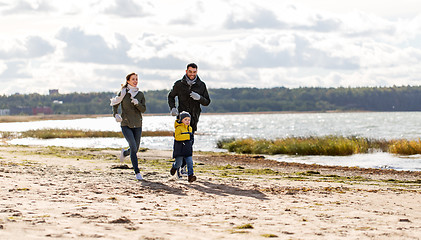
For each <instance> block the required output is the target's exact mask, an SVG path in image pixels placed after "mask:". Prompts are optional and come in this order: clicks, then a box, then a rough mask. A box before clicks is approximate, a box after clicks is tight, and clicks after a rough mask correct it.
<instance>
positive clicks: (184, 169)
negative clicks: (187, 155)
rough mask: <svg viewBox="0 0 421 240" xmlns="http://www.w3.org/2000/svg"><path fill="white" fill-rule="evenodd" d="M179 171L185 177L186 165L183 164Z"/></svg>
mask: <svg viewBox="0 0 421 240" xmlns="http://www.w3.org/2000/svg"><path fill="white" fill-rule="evenodd" d="M180 172H181V175H182V176H186V177H187V166H184V167H183V168H181V170H180Z"/></svg>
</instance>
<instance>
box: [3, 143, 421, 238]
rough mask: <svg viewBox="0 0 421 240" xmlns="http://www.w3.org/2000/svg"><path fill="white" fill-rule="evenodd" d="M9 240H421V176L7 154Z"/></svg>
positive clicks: (220, 160) (205, 159) (162, 155)
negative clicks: (186, 170)
mask: <svg viewBox="0 0 421 240" xmlns="http://www.w3.org/2000/svg"><path fill="white" fill-rule="evenodd" d="M0 152H1V155H0V196H1V198H0V239H67V238H73V239H149V240H150V239H159V240H161V239H189V238H190V239H268V238H273V239H421V207H420V206H421V172H403V171H402V172H400V171H394V170H378V169H360V168H347V167H326V166H318V165H304V164H294V163H282V162H275V161H270V160H266V159H264V158H262V157H261V156H245V155H231V154H220V153H201V152H197V153H195V156H194V162H195V171H196V175H197V177H198V181H197V182H194V183H188V182H187V180H186V178H184V179H181V180H178V179H175V178H174V177H172V176H170V175H169V167H170V164H171V152H170V151H158V150H148V151H145V152H140V153H139V158H140V164H139V166H140V169H141V173H142V175H143V176H144V178H145V180H144V181H136V180H135V178H134V174H133V170H132V169H130V167H131V164H130V162H129V161H130V160H129V158H126V161H125V162H124V163H123V164H121V163H120V162H119V161H118V158H117V154H119V151H118V150H114V149H106V150H97V149H72V148H61V147H28V146H7V145H0Z"/></svg>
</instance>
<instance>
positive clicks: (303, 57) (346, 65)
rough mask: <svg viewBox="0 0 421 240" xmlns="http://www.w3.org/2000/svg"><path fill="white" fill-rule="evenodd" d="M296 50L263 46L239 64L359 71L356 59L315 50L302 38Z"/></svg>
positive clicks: (256, 48) (250, 50)
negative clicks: (281, 49)
mask: <svg viewBox="0 0 421 240" xmlns="http://www.w3.org/2000/svg"><path fill="white" fill-rule="evenodd" d="M295 45H296V47H295V50H294V51H293V52H290V51H286V50H284V51H279V52H273V51H269V50H267V49H265V48H263V47H261V46H253V47H251V48H250V49H249V50H248V52H247V55H246V57H245V58H244V59H241V60H240V62H239V63H238V65H239V66H242V67H269V68H273V67H318V68H326V69H345V70H352V69H358V68H359V64H358V60H357V59H355V58H347V57H342V58H341V57H335V56H331V54H329V53H328V52H324V51H322V50H319V49H316V48H313V47H312V46H311V43H310V42H309V41H308V40H307V39H305V38H302V37H299V36H296V37H295Z"/></svg>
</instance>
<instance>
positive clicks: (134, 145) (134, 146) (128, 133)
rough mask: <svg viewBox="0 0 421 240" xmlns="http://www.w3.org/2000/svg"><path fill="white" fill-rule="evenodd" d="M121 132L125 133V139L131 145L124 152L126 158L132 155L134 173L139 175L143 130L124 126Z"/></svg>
mask: <svg viewBox="0 0 421 240" xmlns="http://www.w3.org/2000/svg"><path fill="white" fill-rule="evenodd" d="M121 131H122V132H123V135H124V137H125V138H126V140H127V142H128V143H129V149H127V150H125V151H124V153H123V154H124V156H128V155H129V154H130V160H131V161H132V165H133V168H134V172H135V173H136V174H137V173H139V172H140V171H139V166H138V161H137V151H138V150H139V147H140V137H141V136H142V128H141V127H140V128H129V127H127V126H122V127H121Z"/></svg>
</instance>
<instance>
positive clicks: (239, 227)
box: [236, 223, 254, 229]
mask: <svg viewBox="0 0 421 240" xmlns="http://www.w3.org/2000/svg"><path fill="white" fill-rule="evenodd" d="M236 228H237V229H253V228H254V227H253V226H252V225H251V224H250V223H247V224H244V225H241V226H237V227H236Z"/></svg>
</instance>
